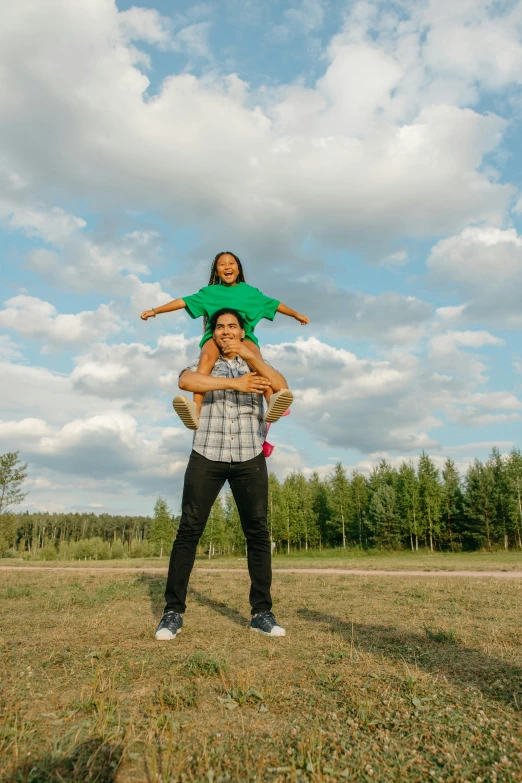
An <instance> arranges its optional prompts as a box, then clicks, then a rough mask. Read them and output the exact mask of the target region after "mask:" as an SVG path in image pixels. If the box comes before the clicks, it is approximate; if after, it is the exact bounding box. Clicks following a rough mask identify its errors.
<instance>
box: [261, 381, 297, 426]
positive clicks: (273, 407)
mask: <svg viewBox="0 0 522 783" xmlns="http://www.w3.org/2000/svg"><path fill="white" fill-rule="evenodd" d="M273 397H275V398H276V399H275V400H274V401H273V402H272V398H273ZM293 401H294V395H293V394H292V392H291V391H290V389H283V390H282V391H280V392H276V394H273V395H272V397H271V398H270V401H269V403H268V409H267V411H266V413H265V421H267V422H268V423H269V424H273V423H274V422H275V421H278V420H279V419H280V418H281V416H282V415H283V413H284V412H285V411H286V410H288V408H289V407H290V405H291V404H292V402H293Z"/></svg>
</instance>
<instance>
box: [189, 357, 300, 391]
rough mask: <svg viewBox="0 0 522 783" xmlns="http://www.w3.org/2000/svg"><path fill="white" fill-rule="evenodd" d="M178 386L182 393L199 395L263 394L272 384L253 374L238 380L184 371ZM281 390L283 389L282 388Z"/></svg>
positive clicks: (250, 373)
mask: <svg viewBox="0 0 522 783" xmlns="http://www.w3.org/2000/svg"><path fill="white" fill-rule="evenodd" d="M262 364H264V362H262ZM267 367H268V365H267ZM281 377H282V376H281ZM178 385H179V388H180V389H183V391H189V392H199V393H200V394H206V392H210V391H221V390H227V389H231V390H233V391H238V392H244V393H254V394H264V393H265V391H266V390H267V388H268V387H269V386H271V385H272V384H271V383H270V381H269V380H268V379H267V378H265V377H263V376H261V375H258V374H257V373H255V372H249V373H246V374H245V375H242V376H241V377H240V378H216V377H214V376H213V375H203V374H202V373H200V372H193V371H192V370H185V372H183V373H182V374H181V375H180V378H179V384H178ZM272 388H273V387H272ZM281 388H285V387H284V386H282V387H281Z"/></svg>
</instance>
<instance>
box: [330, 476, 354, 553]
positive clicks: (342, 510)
mask: <svg viewBox="0 0 522 783" xmlns="http://www.w3.org/2000/svg"><path fill="white" fill-rule="evenodd" d="M328 483H329V486H330V494H331V507H332V516H331V520H330V521H331V525H332V527H333V529H334V530H336V531H339V532H340V534H341V540H342V545H343V548H344V549H346V527H347V522H348V519H349V517H350V513H351V508H350V500H351V498H350V495H351V492H350V482H349V481H348V478H347V475H346V468H344V467H343V465H342V464H341V463H340V462H338V463H337V465H336V466H335V468H334V469H333V471H332V473H331V474H330V476H329V479H328Z"/></svg>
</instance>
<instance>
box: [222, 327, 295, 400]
mask: <svg viewBox="0 0 522 783" xmlns="http://www.w3.org/2000/svg"><path fill="white" fill-rule="evenodd" d="M223 354H224V355H225V356H229V357H230V358H232V357H233V356H237V355H238V354H239V356H241V358H242V359H244V360H245V361H246V362H248V364H249V366H250V367H251V368H252V370H253V371H254V373H258V375H261V376H263V378H266V379H267V380H268V382H269V385H270V386H271V387H272V389H273V391H275V392H278V391H281V389H288V386H287V383H286V379H285V377H284V376H283V375H281V373H280V372H277V370H274V368H273V367H270V365H269V364H267V363H266V362H264V361H263V359H262V357H261V354H257V353H254V352H253V351H251V350H250V349H249V348H248V347H247V346H246V345H245V343H243V342H241V341H240V340H230V342H229V343H228V344H227V347H226V351H225V350H224V351H223ZM243 377H247V376H243Z"/></svg>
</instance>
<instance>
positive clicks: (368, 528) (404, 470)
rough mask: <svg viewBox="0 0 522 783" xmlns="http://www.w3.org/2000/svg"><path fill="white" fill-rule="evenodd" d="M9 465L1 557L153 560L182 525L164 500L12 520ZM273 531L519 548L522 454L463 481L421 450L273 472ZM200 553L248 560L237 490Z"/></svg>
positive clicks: (364, 543)
mask: <svg viewBox="0 0 522 783" xmlns="http://www.w3.org/2000/svg"><path fill="white" fill-rule="evenodd" d="M7 456H9V455H7ZM14 456H15V457H17V455H14ZM5 457H6V455H3V456H2V458H1V459H4V458H5ZM11 457H13V455H11ZM2 464H3V463H2ZM10 465H11V468H10V469H11V472H12V474H13V476H14V477H15V481H14V483H13V484H12V486H11V487H10V490H9V488H6V487H5V486H4V485H5V484H6V482H5V480H4V479H5V475H4V474H5V470H3V468H2V466H1V465H0V494H1V493H2V487H3V494H1V497H0V549H2V551H3V552H5V551H9V552H11V553H13V554H15V553H27V554H28V555H32V556H37V554H38V553H40V556H47V555H48V556H49V557H53V556H56V557H61V558H62V557H63V558H66V559H68V558H74V559H76V558H78V559H84V558H91V557H92V558H97V559H99V558H109V557H124V556H131V557H148V556H152V555H166V554H168V553H169V552H170V547H171V545H172V541H173V537H174V535H175V532H176V530H177V525H178V523H179V517H178V516H176V515H174V514H173V513H172V512H171V510H170V509H169V508H168V506H167V503H166V501H165V500H164V499H163V498H158V500H157V501H156V505H155V507H154V513H153V516H152V518H151V517H146V516H114V515H110V514H94V513H88V514H86V513H74V514H68V513H62V514H50V513H40V514H35V513H33V514H29V513H25V514H13V513H12V506H13V505H15V504H16V503H19V502H21V499H23V497H25V495H24V493H22V491H21V484H22V482H23V479H24V477H25V474H24V472H23V471H24V469H25V468H26V466H21V465H20V464H17V463H16V462H15V463H13V460H12V459H11V463H10ZM16 471H18V472H16ZM2 476H4V479H2ZM2 481H3V482H4V484H3V485H2ZM8 490H9V491H11V495H8ZM8 497H9V498H10V501H9V503H7V498H8ZM3 498H5V499H6V500H5V501H4V505H3V506H2V499H3ZM2 520H3V522H2ZM6 520H8V522H6ZM268 525H269V530H270V538H271V540H272V541H273V542H274V543H275V546H276V549H277V551H279V552H288V553H289V552H291V551H296V550H300V551H307V550H309V549H317V548H331V547H342V548H345V549H346V548H348V547H350V548H353V547H359V548H361V549H372V548H381V549H411V550H412V551H414V552H415V551H418V550H419V548H428V549H430V550H431V551H435V550H438V551H460V550H474V549H488V550H491V549H499V548H502V549H506V550H507V549H522V453H521V451H520V450H519V449H513V450H512V451H511V452H510V453H509V454H507V455H502V454H501V453H500V451H499V449H497V448H493V449H492V451H491V454H490V456H489V458H488V459H487V460H486V461H485V462H481V461H480V460H478V459H476V460H475V461H474V462H473V463H472V464H471V465H470V466H469V468H468V470H467V472H466V474H465V475H463V476H462V475H461V474H460V473H459V471H458V470H457V468H456V466H455V463H454V461H453V460H451V459H449V458H448V459H447V460H446V461H445V463H444V466H443V467H442V469H438V468H437V466H436V464H435V462H434V460H433V459H432V458H431V457H430V456H429V455H428V454H426V453H424V452H423V453H422V454H421V455H420V457H419V460H418V464H417V466H416V467H415V466H414V464H413V463H412V462H406V461H404V462H402V464H400V465H399V466H393V465H391V464H390V463H389V462H388V461H386V460H384V459H383V460H381V461H380V462H379V464H378V465H376V466H375V467H374V468H373V469H372V471H371V472H370V474H369V475H367V476H365V475H363V474H362V473H360V472H359V471H352V473H351V474H348V472H347V470H346V469H345V468H344V467H343V465H342V464H341V463H338V464H337V465H335V467H334V468H333V469H332V471H331V473H330V474H329V475H328V476H326V477H325V478H323V479H321V478H320V477H319V475H318V473H312V474H311V475H310V476H308V477H307V476H305V475H304V474H303V473H302V472H298V471H296V472H293V473H291V474H290V475H289V476H287V478H286V479H285V480H284V481H279V480H278V479H277V477H276V476H275V475H274V474H270V477H269V492H268ZM46 553H47V555H46ZM199 553H200V554H206V555H208V556H209V557H212V556H213V555H218V554H238V555H243V554H244V553H245V540H244V536H243V533H242V530H241V524H240V520H239V515H238V512H237V508H236V505H235V502H234V500H233V497H232V495H231V493H230V492H224V493H223V494H222V495H221V496H220V497H219V498H218V499H217V501H216V503H215V504H214V506H213V508H212V511H211V514H210V517H209V520H208V523H207V526H206V529H205V532H204V533H203V536H202V538H201V541H200V545H199Z"/></svg>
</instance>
